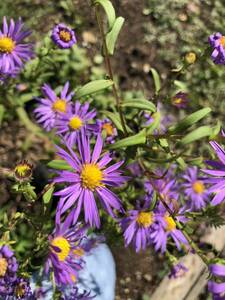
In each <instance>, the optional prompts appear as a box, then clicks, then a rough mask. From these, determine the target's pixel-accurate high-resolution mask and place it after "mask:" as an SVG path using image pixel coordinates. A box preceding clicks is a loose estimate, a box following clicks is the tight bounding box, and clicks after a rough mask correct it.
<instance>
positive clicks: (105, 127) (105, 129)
mask: <svg viewBox="0 0 225 300" xmlns="http://www.w3.org/2000/svg"><path fill="white" fill-rule="evenodd" d="M97 125H98V126H99V129H100V131H101V132H102V133H103V134H104V135H105V136H106V142H107V143H109V144H113V143H115V137H116V136H117V129H116V127H114V126H113V124H112V122H111V121H110V120H109V119H107V118H105V119H104V120H97Z"/></svg>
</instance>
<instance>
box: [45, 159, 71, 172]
mask: <svg viewBox="0 0 225 300" xmlns="http://www.w3.org/2000/svg"><path fill="white" fill-rule="evenodd" d="M47 166H48V167H49V168H52V169H56V170H71V169H72V168H71V166H69V165H68V164H67V163H66V162H65V160H60V159H54V160H51V161H50V162H49V163H48V164H47Z"/></svg>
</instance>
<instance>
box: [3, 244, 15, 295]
mask: <svg viewBox="0 0 225 300" xmlns="http://www.w3.org/2000/svg"><path fill="white" fill-rule="evenodd" d="M17 269H18V264H17V261H16V257H15V256H14V253H13V251H12V250H11V249H10V248H9V247H8V246H7V245H4V246H2V247H0V296H1V297H6V296H7V295H11V294H12V293H13V284H14V283H15V281H16V279H17V276H16V272H17ZM4 299H5V298H4Z"/></svg>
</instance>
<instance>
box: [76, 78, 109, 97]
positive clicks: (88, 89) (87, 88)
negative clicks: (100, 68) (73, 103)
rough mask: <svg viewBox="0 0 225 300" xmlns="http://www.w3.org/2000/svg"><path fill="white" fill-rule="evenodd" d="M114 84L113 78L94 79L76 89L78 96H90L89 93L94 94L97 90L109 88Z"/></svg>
mask: <svg viewBox="0 0 225 300" xmlns="http://www.w3.org/2000/svg"><path fill="white" fill-rule="evenodd" d="M112 85H113V81H112V80H104V79H100V80H94V81H91V82H88V83H87V84H85V85H84V86H82V87H81V88H79V89H78V90H77V91H76V96H77V97H78V98H80V97H84V96H88V95H91V94H94V93H96V92H99V91H101V90H104V89H107V88H109V87H110V86H112Z"/></svg>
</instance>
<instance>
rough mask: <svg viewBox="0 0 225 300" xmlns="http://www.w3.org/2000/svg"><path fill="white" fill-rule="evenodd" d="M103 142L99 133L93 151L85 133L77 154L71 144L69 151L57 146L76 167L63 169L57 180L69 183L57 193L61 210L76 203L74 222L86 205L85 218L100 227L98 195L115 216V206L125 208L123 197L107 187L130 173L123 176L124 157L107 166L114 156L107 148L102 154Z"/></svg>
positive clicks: (68, 161)
mask: <svg viewBox="0 0 225 300" xmlns="http://www.w3.org/2000/svg"><path fill="white" fill-rule="evenodd" d="M102 146H103V141H102V138H101V135H100V134H99V135H98V137H97V140H96V144H95V147H94V150H93V152H92V154H91V150H90V143H89V138H88V137H86V136H85V135H82V136H81V137H80V138H79V139H78V144H77V148H78V152H79V154H78V155H77V154H76V153H75V152H74V151H73V150H72V149H71V148H70V147H69V146H68V145H67V148H68V151H69V153H68V152H66V151H65V150H63V149H61V148H58V149H59V152H58V155H59V156H60V157H62V158H63V159H64V160H66V161H67V163H68V164H69V165H70V166H71V167H72V168H73V171H60V172H59V177H57V178H56V179H55V180H54V181H55V182H60V183H61V182H66V183H68V184H69V186H67V187H66V188H65V189H63V190H61V191H59V192H57V193H56V195H58V196H61V200H60V202H59V205H58V210H59V211H60V212H61V214H63V213H64V212H65V211H67V210H68V209H70V208H71V207H72V206H73V207H74V209H73V210H72V212H71V213H72V214H73V223H76V221H77V219H78V217H79V215H80V212H81V208H82V206H83V208H84V215H85V222H86V223H89V224H90V225H91V226H94V225H96V226H97V227H100V219H99V214H98V208H97V205H96V201H95V195H96V196H98V198H99V199H100V202H101V204H102V206H103V208H104V209H105V210H106V211H107V212H108V213H109V214H110V215H111V216H113V217H114V216H115V215H114V212H113V209H116V210H119V211H123V208H122V204H121V201H120V199H119V198H118V197H117V196H116V195H115V194H114V193H113V192H112V191H111V190H110V189H108V186H109V187H118V186H121V185H122V184H123V183H125V181H126V180H127V177H124V176H122V175H121V171H120V170H119V167H120V166H121V165H122V164H123V161H120V162H117V163H116V164H113V165H111V166H109V167H106V166H107V165H108V163H109V162H110V161H111V160H112V158H111V157H110V153H108V152H107V153H105V154H104V155H101V152H102Z"/></svg>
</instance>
